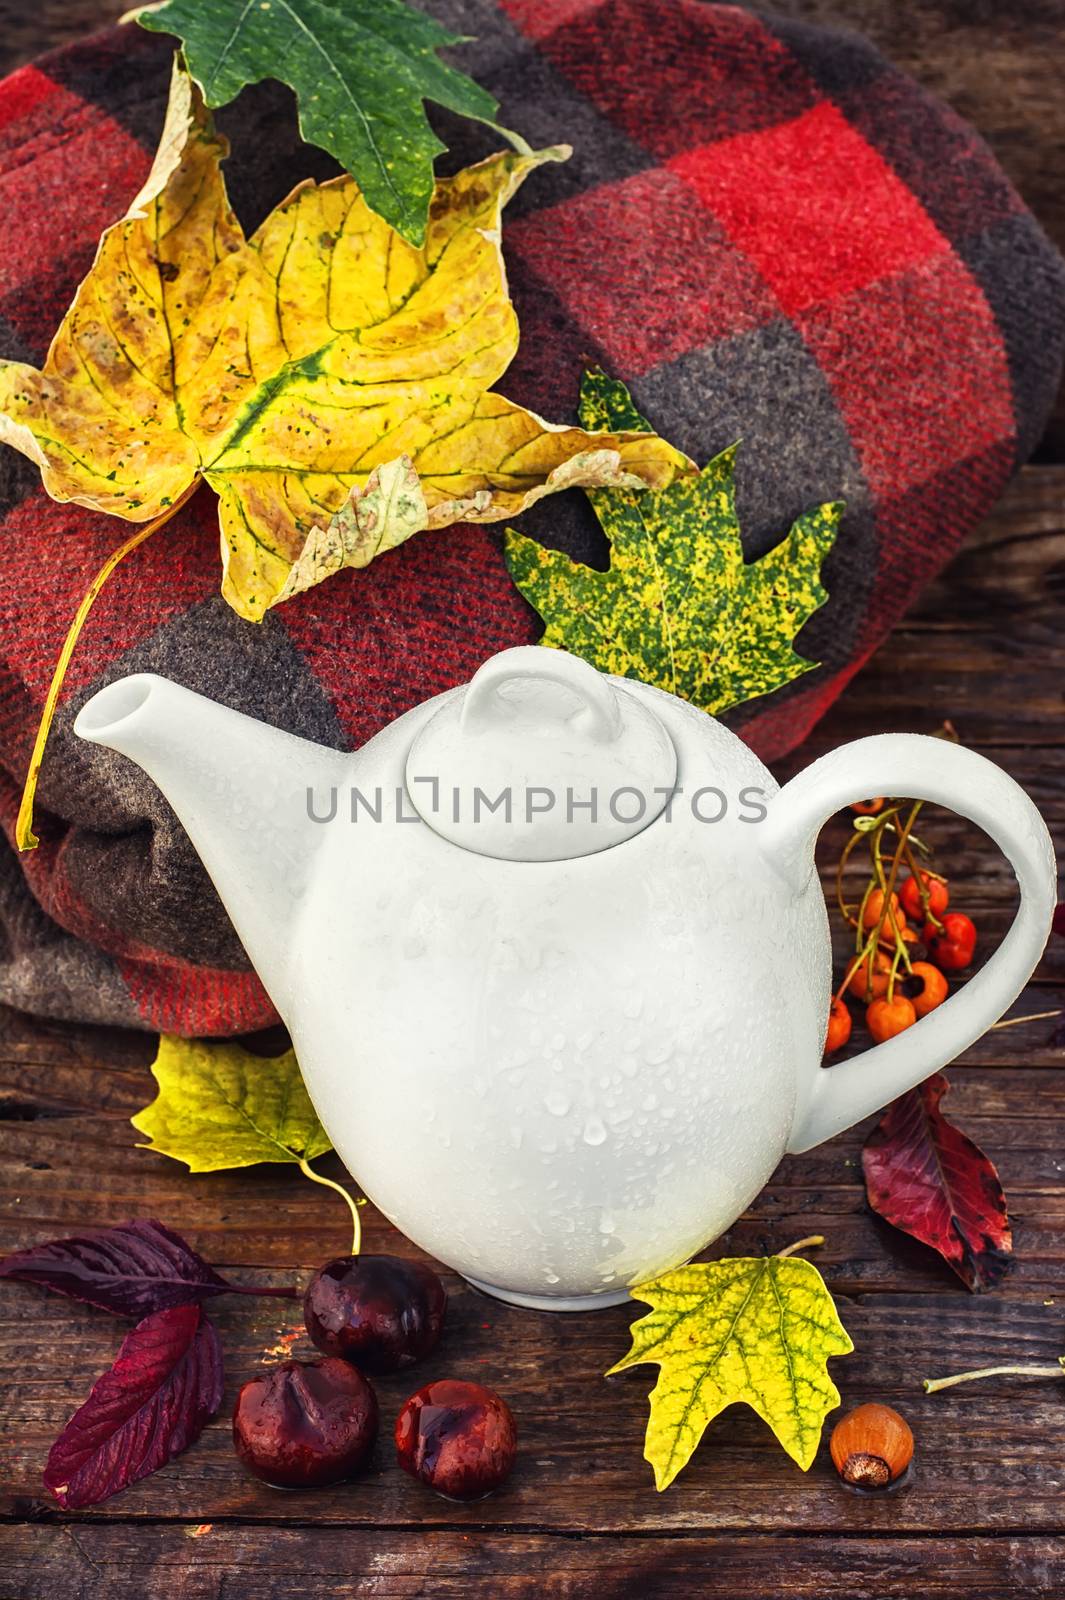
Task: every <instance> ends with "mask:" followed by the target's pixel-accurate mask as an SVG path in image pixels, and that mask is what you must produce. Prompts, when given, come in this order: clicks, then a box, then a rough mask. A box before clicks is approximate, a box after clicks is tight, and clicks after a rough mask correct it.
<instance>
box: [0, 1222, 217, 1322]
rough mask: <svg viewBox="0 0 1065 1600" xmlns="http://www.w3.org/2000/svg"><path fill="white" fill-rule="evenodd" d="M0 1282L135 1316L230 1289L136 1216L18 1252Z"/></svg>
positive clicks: (185, 1248)
mask: <svg viewBox="0 0 1065 1600" xmlns="http://www.w3.org/2000/svg"><path fill="white" fill-rule="evenodd" d="M0 1278H17V1279H18V1280H19V1281H20V1282H21V1283H36V1284H38V1285H39V1286H40V1287H41V1288H42V1289H54V1290H55V1291H56V1292H57V1293H58V1294H69V1295H71V1296H73V1298H74V1299H75V1300H84V1301H86V1302H87V1303H88V1304H89V1305H91V1306H101V1307H102V1308H103V1310H104V1311H113V1312H114V1313H115V1314H116V1315H117V1316H120V1317H137V1318H140V1317H146V1316H149V1315H150V1314H151V1312H153V1311H164V1310H166V1308H167V1307H168V1306H180V1305H189V1304H192V1303H195V1302H199V1301H201V1300H206V1299H207V1298H208V1296H209V1295H213V1294H224V1293H225V1292H226V1291H227V1290H231V1289H232V1288H233V1285H232V1284H230V1283H227V1282H226V1280H225V1278H222V1277H220V1276H219V1275H218V1273H217V1272H215V1270H214V1268H213V1267H210V1266H208V1264H207V1262H206V1261H204V1259H203V1257H202V1256H198V1255H197V1254H196V1252H195V1250H193V1249H191V1248H190V1246H189V1245H187V1244H186V1243H185V1241H184V1239H181V1238H179V1237H178V1235H177V1234H176V1233H171V1231H170V1229H169V1228H164V1227H163V1224H162V1223H161V1222H153V1221H151V1220H150V1219H140V1218H138V1219H137V1220H136V1221H133V1222H123V1223H120V1224H119V1226H118V1227H117V1228H105V1229H103V1230H102V1231H101V1232H100V1233H88V1234H83V1235H80V1236H78V1237H76V1238H73V1239H53V1240H51V1241H50V1243H48V1244H40V1245H35V1246H33V1247H32V1248H31V1249H29V1250H19V1251H17V1252H16V1254H15V1255H12V1256H8V1258H7V1260H6V1261H4V1262H0Z"/></svg>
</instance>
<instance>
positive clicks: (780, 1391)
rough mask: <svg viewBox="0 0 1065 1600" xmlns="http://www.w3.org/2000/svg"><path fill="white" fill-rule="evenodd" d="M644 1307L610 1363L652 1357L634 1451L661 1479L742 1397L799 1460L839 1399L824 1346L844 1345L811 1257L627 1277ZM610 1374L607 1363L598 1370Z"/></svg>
mask: <svg viewBox="0 0 1065 1600" xmlns="http://www.w3.org/2000/svg"><path fill="white" fill-rule="evenodd" d="M631 1292H632V1295H633V1297H634V1298H635V1299H638V1300H646V1302H647V1304H648V1305H649V1306H651V1307H652V1308H653V1309H652V1310H651V1311H650V1312H648V1314H647V1315H646V1316H645V1317H641V1318H640V1319H639V1321H638V1322H634V1323H633V1325H632V1349H631V1350H630V1351H629V1353H628V1355H627V1356H625V1357H624V1358H623V1359H622V1360H621V1361H619V1362H618V1363H617V1365H616V1366H613V1367H611V1368H610V1372H611V1373H613V1372H621V1371H623V1370H624V1369H625V1368H626V1367H636V1366H640V1365H641V1364H642V1363H643V1362H648V1361H655V1362H657V1363H658V1364H659V1367H660V1369H661V1370H660V1372H659V1376H658V1382H657V1383H656V1384H655V1386H654V1388H653V1389H652V1391H651V1414H650V1417H649V1418H648V1422H647V1435H646V1440H645V1445H644V1455H645V1457H646V1459H647V1460H648V1461H649V1462H650V1463H651V1466H652V1467H653V1468H654V1473H655V1484H656V1486H657V1487H658V1488H659V1489H667V1488H668V1487H669V1485H670V1484H671V1483H672V1482H673V1479H674V1478H675V1477H676V1476H677V1473H678V1472H680V1470H681V1468H682V1467H684V1466H686V1465H687V1463H688V1461H689V1460H690V1458H691V1455H692V1453H693V1451H694V1450H695V1447H696V1446H697V1445H698V1443H699V1440H700V1439H701V1438H702V1436H703V1433H704V1432H705V1430H706V1428H707V1426H708V1425H709V1423H711V1422H712V1421H713V1419H714V1418H715V1417H716V1416H717V1415H718V1413H719V1412H721V1411H723V1410H724V1409H725V1407H726V1406H730V1405H734V1404H735V1403H736V1402H737V1401H742V1402H744V1403H745V1404H746V1405H749V1406H750V1407H751V1408H752V1409H753V1410H754V1411H756V1412H757V1413H758V1415H759V1416H760V1417H761V1418H762V1420H763V1421H764V1422H767V1423H768V1424H769V1426H770V1427H771V1428H772V1430H773V1432H774V1433H775V1434H776V1436H777V1438H778V1439H779V1440H780V1443H781V1444H782V1445H783V1446H784V1449H785V1450H786V1451H787V1452H788V1454H789V1455H790V1456H791V1457H792V1458H793V1460H795V1461H796V1462H797V1463H798V1464H799V1466H800V1467H802V1469H803V1471H804V1472H805V1471H806V1469H807V1468H808V1467H809V1466H810V1464H811V1462H812V1461H813V1459H814V1456H815V1455H816V1454H817V1446H818V1442H819V1440H820V1438H821V1429H822V1426H823V1424H824V1420H825V1417H826V1416H827V1414H828V1413H829V1412H830V1411H831V1410H833V1408H834V1407H835V1406H838V1405H839V1391H838V1389H837V1388H836V1386H835V1384H834V1383H833V1382H832V1380H831V1378H830V1377H829V1376H828V1370H827V1366H826V1362H827V1360H828V1357H829V1356H840V1355H846V1354H847V1353H848V1352H849V1351H851V1350H853V1349H854V1346H853V1344H852V1343H851V1340H850V1337H849V1335H848V1333H847V1331H846V1329H845V1328H844V1327H843V1324H842V1323H841V1322H840V1320H839V1315H838V1313H837V1311H836V1307H835V1305H834V1304H833V1301H832V1296H831V1295H830V1294H829V1292H828V1290H827V1289H826V1287H825V1283H824V1279H823V1278H822V1277H821V1274H820V1273H819V1272H818V1270H817V1268H816V1267H815V1266H814V1265H813V1263H812V1262H809V1261H804V1260H802V1259H801V1258H798V1257H790V1256H788V1257H785V1256H766V1257H760V1258H739V1259H736V1260H732V1261H708V1262H698V1263H696V1264H695V1265H692V1266H687V1267H678V1268H677V1270H676V1271H675V1272H667V1273H664V1274H663V1276H662V1277H660V1278H654V1279H652V1280H651V1281H650V1282H648V1283H641V1284H640V1285H639V1286H638V1287H637V1288H635V1289H633V1290H632V1291H631ZM609 1375H610V1374H609V1373H608V1376H609Z"/></svg>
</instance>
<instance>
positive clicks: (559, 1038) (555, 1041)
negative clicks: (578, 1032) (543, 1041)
mask: <svg viewBox="0 0 1065 1600" xmlns="http://www.w3.org/2000/svg"><path fill="white" fill-rule="evenodd" d="M551 1048H552V1049H553V1050H564V1049H565V1048H566V1035H565V1034H564V1033H553V1034H552V1035H551Z"/></svg>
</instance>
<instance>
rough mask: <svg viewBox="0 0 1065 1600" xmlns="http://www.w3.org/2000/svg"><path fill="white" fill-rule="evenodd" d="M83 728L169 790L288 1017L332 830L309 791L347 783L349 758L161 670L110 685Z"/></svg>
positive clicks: (87, 709)
mask: <svg viewBox="0 0 1065 1600" xmlns="http://www.w3.org/2000/svg"><path fill="white" fill-rule="evenodd" d="M74 732H75V733H76V734H78V736H79V737H80V738H82V739H86V740H88V742H89V743H90V744H99V745H105V746H106V747H107V748H108V749H111V750H117V751H118V752H119V753H120V754H121V755H124V756H128V757H129V758H130V760H131V761H135V762H136V763H137V765H138V766H139V767H141V768H143V770H144V771H145V772H146V773H147V774H148V776H149V777H150V778H152V779H153V780H154V782H155V783H156V784H157V785H158V787H159V788H160V789H161V790H162V792H163V794H164V795H165V796H166V798H167V800H168V801H169V802H170V804H171V805H172V806H173V808H174V810H175V812H176V813H177V816H178V818H179V820H180V821H181V823H182V824H183V826H184V828H185V830H186V832H187V833H188V835H189V838H190V839H191V840H192V843H193V845H194V846H195V848H196V851H197V853H198V854H199V856H200V858H201V860H202V861H203V864H204V866H205V867H206V868H207V871H208V873H209V874H210V876H211V879H212V881H213V883H214V885H215V888H216V889H217V890H218V893H219V896H220V898H221V900H222V903H223V904H224V906H225V908H226V910H227V912H228V913H229V916H230V919H231V920H232V922H233V925H234V927H235V928H236V931H237V934H238V936H239V938H240V940H241V943H242V944H243V945H244V948H245V949H246V950H247V952H248V955H249V957H250V959H251V961H252V963H253V965H254V967H255V969H256V971H257V972H258V974H259V976H260V977H261V979H262V981H263V983H264V984H265V986H266V989H267V991H268V992H269V994H270V997H271V999H272V1000H273V1002H274V1005H275V1006H276V1007H277V1009H278V1011H279V1012H280V1014H281V1016H282V1017H284V1016H285V1015H286V1011H287V1002H288V987H289V952H290V951H291V949H292V946H293V939H294V927H295V918H296V916H297V915H298V913H299V910H300V906H301V903H302V900H303V898H304V893H305V890H306V888H307V884H308V881H309V876H310V872H311V868H312V864H313V861H314V858H315V855H316V853H317V850H318V848H319V846H320V845H321V844H322V843H323V839H324V835H325V831H326V830H325V829H323V828H321V827H318V826H316V825H315V822H314V818H313V808H312V806H311V805H310V804H309V803H308V792H309V790H313V788H315V787H316V786H319V785H321V784H322V783H335V782H337V781H338V776H339V772H340V771H341V770H342V767H343V763H344V759H345V758H344V757H343V756H341V755H340V754H338V753H337V752H335V751H332V750H327V749H323V748H322V747H321V746H319V745H316V744H312V743H310V742H309V741H308V740H306V739H300V738H297V737H296V736H295V735H294V734H290V733H286V732H284V731H283V730H282V729H280V728H273V727H270V726H268V725H267V724H266V723H263V722H259V721H257V720H256V719H255V718H253V717H247V716H244V715H243V714H242V713H241V712H239V711H233V710H230V709H229V708H228V707H227V706H222V705H219V704H218V703H217V702H216V701H214V700H208V699H207V698H206V697H205V696H204V695H200V694H195V693H194V692H193V691H192V690H190V689H183V688H181V687H180V686H179V685H178V684H176V683H171V682H170V681H169V680H168V679H166V678H160V677H157V676H156V675H155V674H154V673H137V674H135V675H133V676H132V677H128V678H122V679H120V680H119V681H118V682H117V683H112V684H109V685H108V686H107V688H105V689H101V690H100V691H99V693H98V694H95V695H94V696H93V697H92V699H91V700H89V701H87V702H86V704H85V705H84V706H83V707H82V709H81V711H80V712H79V714H78V717H77V719H76V721H75V723H74Z"/></svg>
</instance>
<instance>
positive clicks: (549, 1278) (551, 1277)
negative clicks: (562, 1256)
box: [544, 1272, 562, 1283]
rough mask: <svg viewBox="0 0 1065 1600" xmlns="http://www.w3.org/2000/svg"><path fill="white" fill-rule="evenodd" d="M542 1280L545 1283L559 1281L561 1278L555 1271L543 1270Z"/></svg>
mask: <svg viewBox="0 0 1065 1600" xmlns="http://www.w3.org/2000/svg"><path fill="white" fill-rule="evenodd" d="M544 1282H545V1283H561V1282H562V1279H561V1278H560V1277H559V1275H558V1273H557V1272H545V1273H544Z"/></svg>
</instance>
